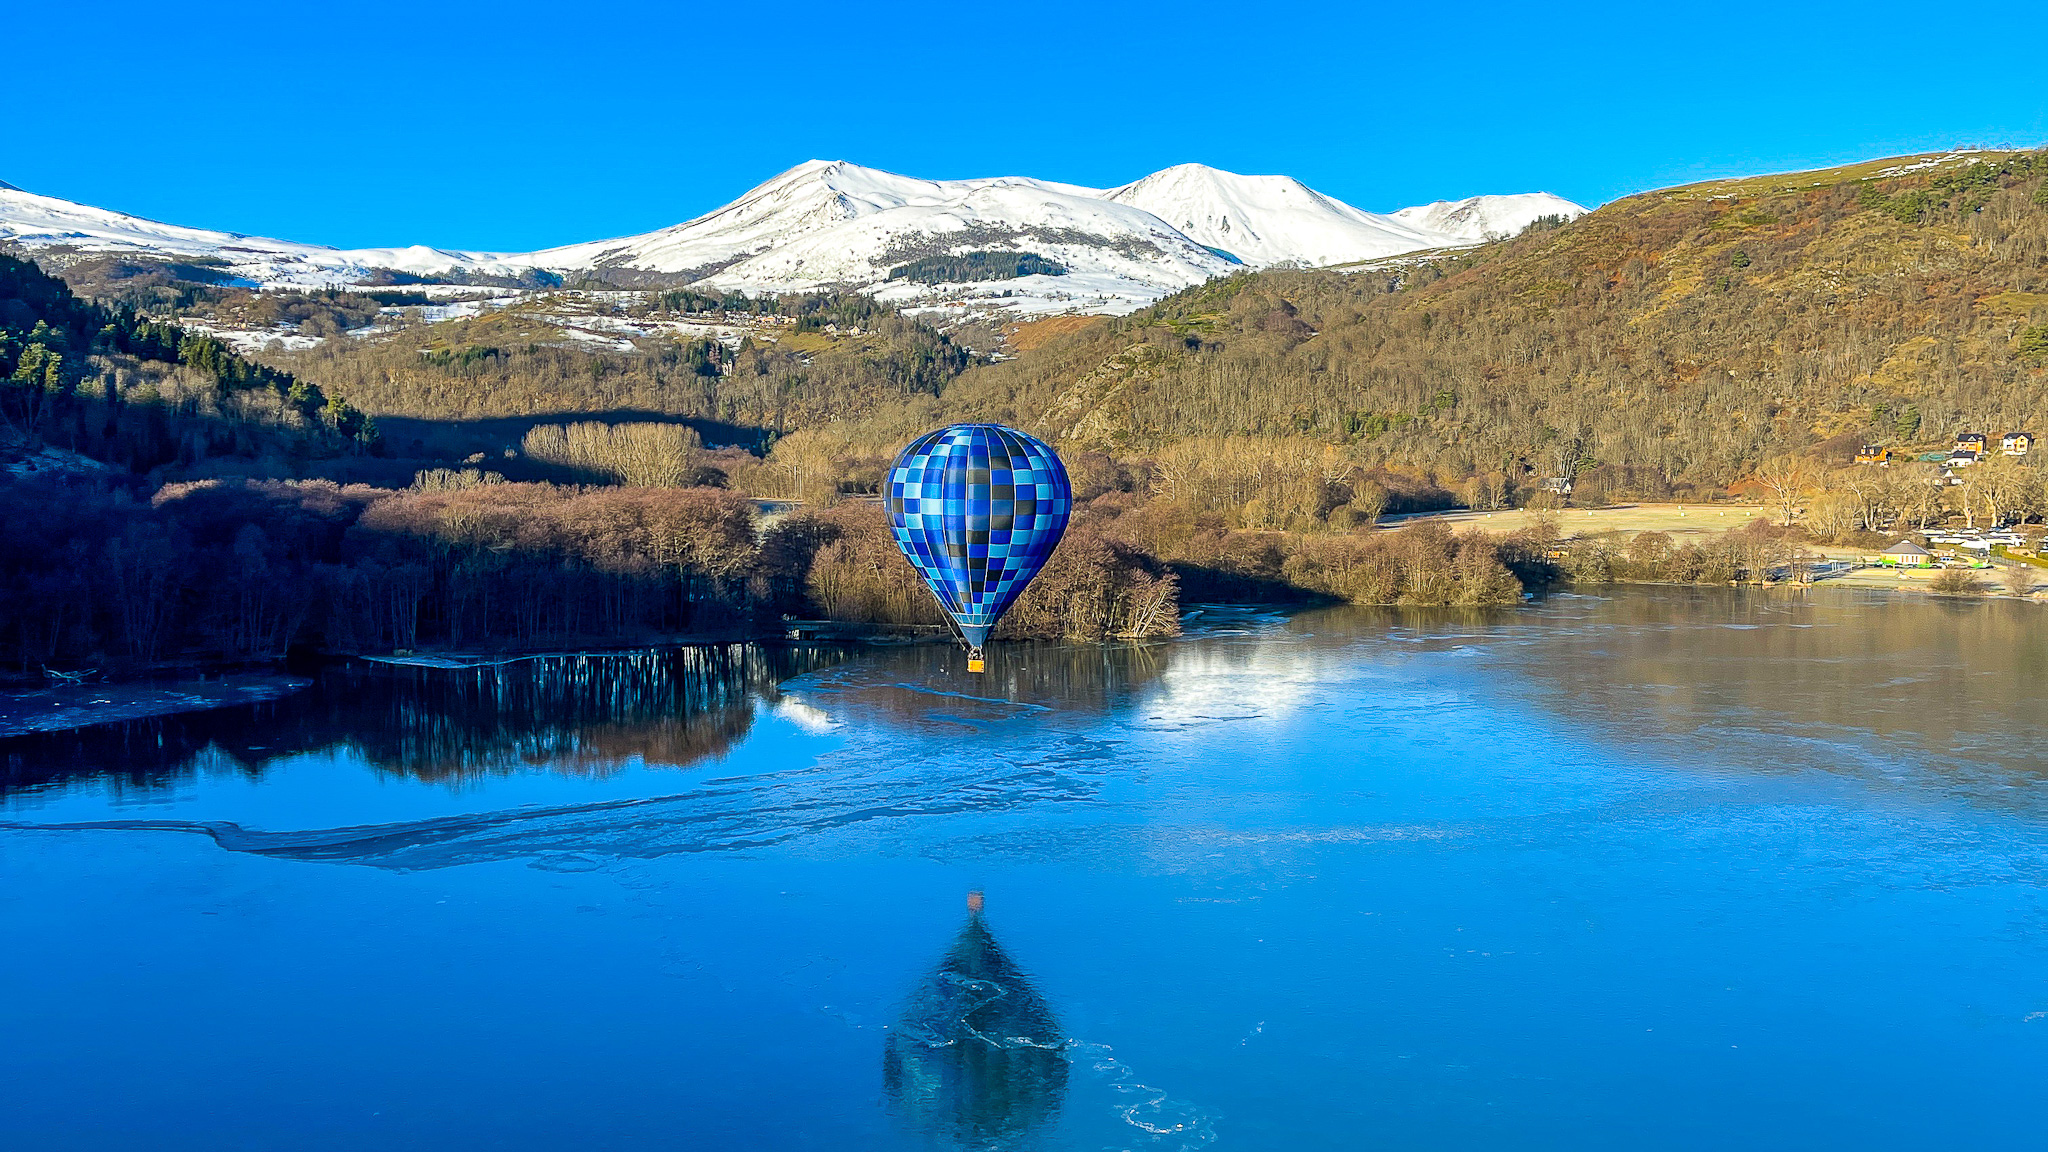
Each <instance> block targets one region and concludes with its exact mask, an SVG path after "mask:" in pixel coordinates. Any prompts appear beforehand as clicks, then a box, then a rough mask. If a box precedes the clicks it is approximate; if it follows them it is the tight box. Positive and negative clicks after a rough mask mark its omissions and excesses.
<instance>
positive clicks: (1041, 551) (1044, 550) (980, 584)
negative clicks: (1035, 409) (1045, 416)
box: [885, 424, 1074, 648]
mask: <svg viewBox="0 0 2048 1152" xmlns="http://www.w3.org/2000/svg"><path fill="white" fill-rule="evenodd" d="M885 500H886V502H887V503H888V505H889V524H890V526H891V527H893V528H894V529H895V530H896V545H897V547H899V548H902V549H903V555H905V556H906V557H908V558H909V559H910V562H911V563H912V564H914V565H916V566H917V570H918V571H919V572H922V573H923V574H924V579H925V583H927V584H930V585H931V586H932V592H933V593H935V594H936V595H937V596H938V598H939V604H940V605H941V606H942V607H944V608H945V610H946V611H947V612H949V613H951V614H952V616H953V619H955V620H957V621H959V622H960V632H961V634H962V635H964V636H965V637H966V638H967V643H968V644H970V645H972V646H974V647H976V648H979V647H981V645H982V644H983V642H984V641H986V640H987V639H988V634H989V633H990V632H991V631H992V630H994V628H995V626H996V621H997V620H998V619H1000V618H1001V617H1002V614H1003V611H1004V609H1006V608H1008V607H1009V606H1010V605H1011V604H1012V603H1014V602H1015V601H1016V599H1017V597H1018V596H1019V595H1020V594H1022V593H1023V591H1024V586H1025V585H1026V584H1029V583H1030V582H1031V578H1032V577H1033V576H1036V575H1037V574H1038V570H1039V569H1040V568H1042V567H1044V566H1045V562H1046V559H1047V558H1048V557H1050V556H1051V555H1052V550H1053V549H1054V548H1055V547H1057V546H1058V544H1059V542H1060V534H1061V533H1062V532H1065V531H1066V530H1067V516H1068V514H1069V513H1070V512H1072V511H1073V507H1074V492H1073V489H1072V488H1071V487H1070V486H1069V485H1068V484H1067V469H1066V465H1064V464H1061V463H1060V458H1059V455H1058V454H1057V453H1055V452H1054V451H1053V450H1052V449H1051V448H1049V447H1047V446H1046V445H1045V443H1044V442H1043V441H1041V440H1038V439H1036V438H1035V437H1031V436H1026V435H1025V434H1024V433H1022V432H1019V431H1017V430H1016V429H1015V428H1005V427H1003V426H1002V425H1001V424H951V425H948V426H946V427H944V428H941V429H939V430H938V431H936V432H927V433H925V434H924V435H922V436H920V437H918V438H917V439H916V440H913V441H911V444H910V447H908V448H905V449H904V450H903V454H902V455H900V456H898V457H897V458H896V466H895V467H893V468H891V469H889V487H888V491H887V495H886V497H885Z"/></svg>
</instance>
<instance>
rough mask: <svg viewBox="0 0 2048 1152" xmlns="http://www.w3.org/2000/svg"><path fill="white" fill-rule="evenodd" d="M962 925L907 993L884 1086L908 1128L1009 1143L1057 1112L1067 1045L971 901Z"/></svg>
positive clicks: (990, 1144) (947, 1137)
mask: <svg viewBox="0 0 2048 1152" xmlns="http://www.w3.org/2000/svg"><path fill="white" fill-rule="evenodd" d="M967 906H968V910H969V914H968V919H967V924H966V925H965V926H964V927H962V928H961V929H960V935H959V936H958V937H957V938H956V939H955V940H954V941H953V947H952V948H951V950H949V951H948V952H947V953H946V955H945V957H944V958H943V959H941V960H940V961H939V964H938V967H936V968H934V969H933V970H932V971H931V974H930V975H928V976H926V977H925V979H924V982H923V983H922V984H920V985H919V986H918V989H917V991H916V993H915V994H913V995H912V996H911V999H910V1005H909V1007H908V1008H907V1009H906V1010H905V1012H904V1014H903V1019H902V1021H901V1022H899V1023H898V1024H897V1026H896V1028H895V1029H894V1030H892V1031H891V1032H890V1034H889V1043H888V1046H887V1048H886V1049H885V1050H884V1052H883V1055H882V1083H883V1086H884V1087H885V1088H886V1089H887V1091H888V1095H889V1101H890V1103H891V1105H892V1106H893V1107H894V1108H895V1110H896V1113H897V1115H898V1116H899V1117H901V1118H902V1120H903V1121H904V1122H905V1123H906V1124H908V1125H909V1126H910V1127H912V1128H914V1129H916V1130H917V1131H919V1132H921V1133H923V1134H924V1135H926V1136H928V1137H932V1138H935V1139H938V1140H942V1141H949V1142H952V1143H955V1144H958V1145H960V1146H962V1147H968V1148H1000V1147H1005V1146H1008V1145H1010V1144H1012V1143H1014V1142H1015V1141H1017V1140H1018V1139H1020V1138H1022V1137H1023V1136H1025V1135H1026V1134H1028V1133H1030V1132H1031V1131H1033V1130H1034V1129H1037V1128H1038V1127H1040V1126H1042V1125H1044V1124H1045V1123H1046V1122H1048V1121H1050V1120H1051V1119H1052V1118H1053V1117H1054V1116H1056V1115H1057V1114H1058V1113H1059V1109H1060V1103H1061V1101H1062V1099H1063V1098H1064V1097H1065V1095H1066V1090H1067V1055H1066V1052H1067V1047H1068V1045H1067V1041H1066V1039H1065V1037H1064V1036H1063V1035H1062V1034H1061V1032H1060V1027H1059V1022H1058V1021H1057V1020H1055V1019H1054V1017H1053V1014H1052V1008H1051V1007H1050V1006H1049V1005H1047V1004H1046V1002H1045V999H1044V997H1042V996H1040V995H1039V994H1038V990H1037V989H1036V988H1034V987H1032V985H1031V981H1030V979H1029V978H1028V977H1026V976H1025V975H1024V973H1023V971H1022V970H1021V969H1019V968H1018V967H1017V965H1016V963H1015V962H1014V961H1012V960H1011V959H1010V957H1009V956H1008V955H1007V954H1006V953H1005V952H1004V951H1003V950H1002V948H1001V946H999V945H998V944H997V943H996V939H995V936H994V935H993V934H991V933H990V932H989V929H988V925H987V924H985V923H984V922H983V921H982V917H981V894H980V893H979V892H976V893H974V894H972V895H971V896H969V897H968V904H967Z"/></svg>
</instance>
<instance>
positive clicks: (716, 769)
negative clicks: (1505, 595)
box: [0, 589, 2048, 1150]
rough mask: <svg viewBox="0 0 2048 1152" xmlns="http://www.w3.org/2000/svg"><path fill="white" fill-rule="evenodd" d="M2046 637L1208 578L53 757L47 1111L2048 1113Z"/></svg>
mask: <svg viewBox="0 0 2048 1152" xmlns="http://www.w3.org/2000/svg"><path fill="white" fill-rule="evenodd" d="M2044 619H2048V617H2043V616H2042V615H2041V612H2040V609H2039V608H2037V607H2034V606H2031V605H2022V604H2017V603H2003V604H1997V603H1992V604H1986V603H1969V604H1961V605H1949V604H1942V603H1938V602H1934V601H1926V600H1920V601H1914V600H1904V599H1883V598H1879V597H1874V596H1872V597H1864V596H1858V595H1854V594H1848V593H1835V594H1822V593H1814V594H1810V595H1809V596H1807V597H1806V598H1796V597H1793V596H1787V595H1780V594H1767V593H1764V594H1742V593H1733V592H1724V591H1693V590H1680V589H1668V590H1642V591H1627V592H1617V593H1615V594H1613V595H1612V596H1608V597H1605V598H1593V597H1558V598H1554V599H1551V600H1548V601H1546V602H1543V603H1541V604H1538V605H1535V606H1532V607H1529V608H1525V609H1522V610H1517V611H1513V612H1505V613H1499V614H1490V615H1471V616H1451V615H1398V614H1388V613H1375V612H1368V611H1363V610H1351V609H1344V610H1329V611H1317V612H1310V613H1305V614H1301V615H1297V616H1293V617H1278V616H1261V615H1258V614H1252V613H1231V612H1225V611H1215V610H1212V611H1209V612H1206V613H1201V614H1197V615H1196V616H1195V617H1194V618H1193V619H1191V621H1190V634H1189V635H1188V636H1187V637H1186V638H1184V639H1182V640H1179V641H1175V642H1171V643H1164V644H1156V645H1149V646H1142V647H1140V646H1124V647H1113V648H1095V647H1088V648H1053V647H1029V646H1009V647H1006V648H1004V649H1002V650H1000V651H999V652H998V653H997V654H996V658H995V660H994V661H993V662H992V664H991V675H990V676H988V677H986V678H983V679H980V680H976V679H970V678H968V677H966V676H965V675H964V674H963V672H962V670H961V669H962V662H961V659H960V657H959V655H958V654H957V653H954V652H950V651H947V650H943V649H937V648H916V649H895V650H866V651H852V652H846V653H826V652H810V653H793V652H788V651H769V652H762V651H753V650H747V651H740V650H731V651H723V652H712V653H703V652H698V653H687V654H674V653H669V654H643V655H638V656H619V657H582V658H555V659H549V660H540V661H528V662H523V663H519V664H513V665H507V666H504V667H502V668H496V669H489V670H484V671H480V672H414V671H406V670H396V671H391V670H386V671H376V670H362V669H338V670H336V671H335V672H332V673H330V674H328V675H326V676H324V677H323V678H322V680H321V681H320V683H319V684H317V685H316V686H315V687H314V688H313V689H311V690H309V691H308V692H307V693H304V694H302V695H301V696H299V697H294V698H291V699H288V700H285V701H282V702H279V703H275V704H271V705H263V706H257V707H251V708H245V709H238V710H231V711H225V712H218V713H209V714H204V715H201V716H187V717H178V718H170V719H166V720H159V721H153V722H144V723H137V724H132V725H126V726H120V727H114V728H108V729H101V730H94V731H89V732H85V733H80V734H74V735H67V736H62V737H52V738H39V739H35V740H16V741H11V742H0V769H4V771H5V773H6V775H5V776H4V778H0V779H4V780H5V781H6V790H7V791H6V795H5V796H4V799H0V820H5V821H7V822H8V826H7V827H6V828H5V829H0V902H4V909H5V917H4V926H0V941H4V946H0V988H5V989H6V992H7V994H6V995H5V996H4V997H0V1081H4V1083H6V1084H7V1085H8V1086H9V1089H8V1091H6V1092H5V1093H0V1132H4V1133H5V1134H6V1136H5V1139H4V1141H0V1142H4V1144H5V1145H6V1146H7V1147H9V1148H23V1149H114V1148H124V1149H125V1148H150V1149H160V1150H168V1149H188V1148H190V1149H202V1148H203V1149H285V1148H291V1149H379V1150H395V1149H451V1148H463V1149H470V1148H494V1149H496V1148H501V1149H565V1148H579V1149H612V1148H623V1149H640V1148H663V1149H669V1148H673V1149H724V1148H762V1149H783V1148H791V1149H794V1148H816V1149H870V1148H873V1149H896V1148H955V1147H1017V1148H1061V1149H1064V1148H1076V1149H1094V1148H1162V1149H1166V1148H1195V1147H1202V1146H1208V1145H1213V1146H1215V1147H1218V1148H1227V1147H1236V1148H1258V1149H1296V1148H1358V1147H1393V1148H1446V1149H1449V1148H1473V1147H1512V1148H1573V1149H1582V1148H1727V1147H1736V1146H1743V1147H1751V1148H1816V1147H1836V1146H1856V1147H1862V1148H1930V1147H1966V1146H1979V1147H2012V1146H2040V1142H2041V1141H2042V1139H2043V1137H2042V1128H2041V1121H2040V1104H2041V1101H2042V1099H2043V1089H2042V1083H2043V1074H2044V1073H2048V932H2044V930H2048V902H2044V899H2043V895H2044V887H2043V886H2044V882H2048V789H2044V785H2043V773H2044V771H2048V731H2044V724H2043V720H2044V719H2048V707H2044V705H2043V702H2042V697H2041V695H2040V685H2041V684H2042V683H2043V680H2042V672H2043V664H2044V663H2048V624H2044V622H2043V621H2044ZM784 677H789V678H787V679H784ZM778 681H780V686H779V687H778V686H777V683H778ZM64 825H70V826H71V827H60V826H64ZM81 825H83V826H85V827H80V826H81ZM970 889H981V890H985V891H986V893H987V910H986V912H985V914H984V915H983V917H982V919H981V922H980V926H979V927H978V928H977V927H975V926H973V925H971V924H970V923H969V917H968V914H967V912H966V910H965V907H964V903H963V901H964V897H965V894H966V893H967V892H968V891H969V890H970Z"/></svg>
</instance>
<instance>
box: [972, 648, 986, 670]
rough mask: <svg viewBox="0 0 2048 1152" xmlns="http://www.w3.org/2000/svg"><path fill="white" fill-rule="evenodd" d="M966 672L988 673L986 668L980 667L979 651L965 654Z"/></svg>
mask: <svg viewBox="0 0 2048 1152" xmlns="http://www.w3.org/2000/svg"><path fill="white" fill-rule="evenodd" d="M967 670H968V671H969V672H986V671H988V669H987V668H985V667H983V666H982V659H981V651H980V649H976V650H975V651H973V652H969V653H968V654H967Z"/></svg>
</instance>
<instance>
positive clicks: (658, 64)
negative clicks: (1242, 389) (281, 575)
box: [0, 0, 2048, 250]
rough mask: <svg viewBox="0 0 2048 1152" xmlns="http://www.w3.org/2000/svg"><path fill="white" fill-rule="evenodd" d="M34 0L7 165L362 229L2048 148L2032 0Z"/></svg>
mask: <svg viewBox="0 0 2048 1152" xmlns="http://www.w3.org/2000/svg"><path fill="white" fill-rule="evenodd" d="M1799 7H1804V8H1805V10H1804V11H1798V12H1792V13H1791V14H1787V12H1786V10H1785V9H1790V8H1799ZM1667 9H1673V10H1675V9H1682V11H1667ZM10 25H11V30H12V31H13V32H14V33H16V34H17V37H18V39H17V43H16V44H15V45H14V47H13V48H12V49H11V50H10V51H8V53H7V70H8V72H9V73H10V75H9V76H8V79H7V83H6V87H7V88H8V89H9V90H10V93H9V95H10V97H12V98H13V99H11V100H10V103H11V104H12V105H13V109H14V114H13V116H12V117H11V118H10V119H11V129H10V131H9V132H8V134H7V137H6V139H5V143H4V144H0V179H4V180H7V181H10V182H12V183H14V184H18V185H20V186H22V187H24V188H27V189H29V190H31V191H36V192H43V193H47V194H49V195H54V196H62V197H65V198H68V199H73V200H80V201H84V202H87V203H91V204H96V205H99V206H102V207H108V208H117V209H120V210H123V211H128V212H134V213H137V214H140V215H144V216H150V217H154V218H157V219H161V220H168V221H172V222H175V223H180V224H191V225H195V226H201V227H211V228H224V229H232V230H235V231H240V232H250V233H256V234H261V235H270V236H279V237H284V238H288V239H294V240H307V241H316V242H322V243H329V244H337V245H342V246H349V247H354V246H363V245H371V244H403V243H426V244H433V245H437V246H442V247H465V248H495V249H519V250H523V249H530V248H537V247H542V246H546V245H550V244H560V243H567V242H570V241H576V240H589V239H597V238H601V237H607V236H616V235H625V234H629V233H634V232H641V231H646V230H649V229H653V228H658V227H662V226H665V225H668V224H673V223H676V222H678V221H681V220H684V219H687V218H689V217H691V216H694V215H697V214H699V213H701V212H704V211H707V210H709V209H711V208H713V207H716V206H717V205H719V204H721V203H723V202H725V201H727V200H729V199H731V198H732V197H734V196H736V195H738V194H739V193H741V192H743V191H745V190H746V189H747V188H749V187H752V186H753V185H755V184H758V183H760V182H761V181H763V180H765V179H767V178H769V177H770V176H772V175H774V174H775V173H777V172H779V171H781V170H783V169H785V168H787V167H789V166H790V165H793V164H796V163H798V162H800V161H803V160H806V159H810V158H812V157H818V158H823V159H845V160H852V161H855V162H857V163H861V164H867V165H870V166H873V167H878V168H886V169H889V170H892V171H896V172H903V173H908V174H912V175H918V176H930V177H959V176H987V175H1005V174H1017V175H1030V176H1038V177H1043V178H1047V179H1055V180H1065V181H1071V182H1074V183H1079V184H1091V185H1113V184H1119V183H1123V182H1125V181H1128V180H1132V179H1135V178H1137V177H1139V176H1142V175H1144V174H1145V173H1147V172H1150V171H1154V170H1156V169H1158V168H1162V167H1165V166H1167V165H1169V164H1176V163H1181V162H1185V161H1200V162H1202V163H1206V164H1213V165H1215V166H1217V167H1220V168H1227V169H1230V170H1232V171H1237V172H1247V173H1266V172H1284V173H1287V174H1289V175H1293V176H1297V177H1299V178H1301V179H1302V180H1304V181H1305V182H1307V183H1308V184H1309V185H1310V186H1312V187H1315V188H1317V189H1320V190H1322V191H1324V192H1327V193H1330V194H1331V195H1334V196H1337V197H1339V198H1341V199H1344V200H1347V201H1350V202H1351V203H1353V204H1356V205H1358V206H1360V207H1362V208H1368V209H1372V210H1376V211H1387V210H1391V209H1394V208H1398V207H1402V206H1404V205H1408V204H1414V203H1421V202H1426V201H1430V200H1437V199H1445V198H1451V197H1459V196H1468V195H1472V194H1475V193H1480V192H1514V191H1528V190H1537V189H1541V190H1547V191H1551V192H1556V193H1558V194H1559V195H1563V196H1567V197H1570V198H1572V199H1574V200H1578V201H1580V202H1582V203H1586V204H1595V203H1599V202H1601V201H1605V200H1610V199H1613V198H1615V197H1617V196H1622V195H1626V194H1628V193H1630V192H1636V191H1642V190H1644V189H1649V188H1656V187H1661V186H1665V185H1670V184H1676V183H1683V182H1685V181H1689V180H1696V179H1703V178H1707V177H1711V176H1719V175H1728V174H1736V173H1749V172H1764V171H1778V170H1786V169H1795V168H1806V167H1818V166H1822V165H1827V164H1833V163H1840V162H1844V161H1849V160H1856V159H1865V158H1870V157H1874V156H1884V155H1893V154H1898V153H1903V152H1911V151H1918V150H1924V149H1930V148H1939V147H1947V146H1950V145H1954V144H1979V145H1992V144H2001V143H2010V144H2019V145H2038V144H2041V143H2043V142H2044V141H2048V64H2044V60H2048V52H2044V51H2043V49H2042V44H2043V43H2044V39H2048V6H2044V5H2039V4H2033V3H2012V4H2002V5H1992V6H1989V7H1985V6H1978V7H1974V8H1971V7H1952V8H1941V7H1935V8H1928V7H1926V6H1925V5H1915V6H1912V7H1906V6H1903V5H1898V6H1894V5H1891V4H1887V3H1879V2H1874V0H1873V2H1870V3H1862V4H1854V5H1847V4H1845V5H1811V6H1799V5H1788V6H1784V8H1780V7H1779V6H1773V5H1764V6H1741V5H1735V6H1729V5H1700V4H1687V5H1682V6H1681V5H1672V6H1666V5H1662V4H1655V3H1640V2H1639V3H1636V4H1631V5H1628V6H1625V7H1619V6H1618V7H1604V6H1597V5H1594V6H1589V5H1578V6H1569V7H1567V6H1552V7H1549V8H1546V7H1545V6H1539V5H1527V4H1524V5H1516V6H1502V7H1489V6H1485V5H1477V4H1418V3H1414V2H1412V0H1411V2H1408V3H1403V4H1401V5H1398V6H1395V5H1368V4H1359V5H1335V4H1328V5H1305V4H1267V5H1260V4H1246V3H1241V2H1240V3H1234V4H1229V5H1218V4H1206V3H1181V4H1173V5H1160V4H1124V5H1119V4H1115V3H1104V2H1096V3H1066V2H1059V3H1051V4H980V5H964V4H957V3H944V4H903V5H893V6H872V5H861V4H847V3H834V4H829V5H827V4H814V3H782V4H777V5H750V4H745V3H721V4H701V5H700V4H647V3H637V2H633V0H615V2H611V3H601V4H600V3H592V4H581V5H563V4H532V3H523V2H520V0H505V2H502V3H492V4H479V3H467V2H447V0H441V2H426V3H411V4H405V5H390V6H386V5H378V4H365V3H354V4H317V3H316V4H292V3H284V4H280V3H277V2H275V0H266V2H265V3H262V4H226V3H211V2H206V0H194V2H191V3H169V4H167V3H162V2H161V0H150V2H149V3H130V2H128V0H114V2H111V3H104V4H95V5H86V4H64V5H56V4H48V5H43V4H34V5H30V6H29V7H28V8H26V9H24V10H23V12H22V15H21V16H19V17H16V18H14V19H13V20H11V21H10ZM22 94H34V95H35V96H36V97H39V99H36V100H35V102H34V111H33V112H28V111H26V110H25V107H24V104H23V102H21V101H20V96H21V95H22Z"/></svg>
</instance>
